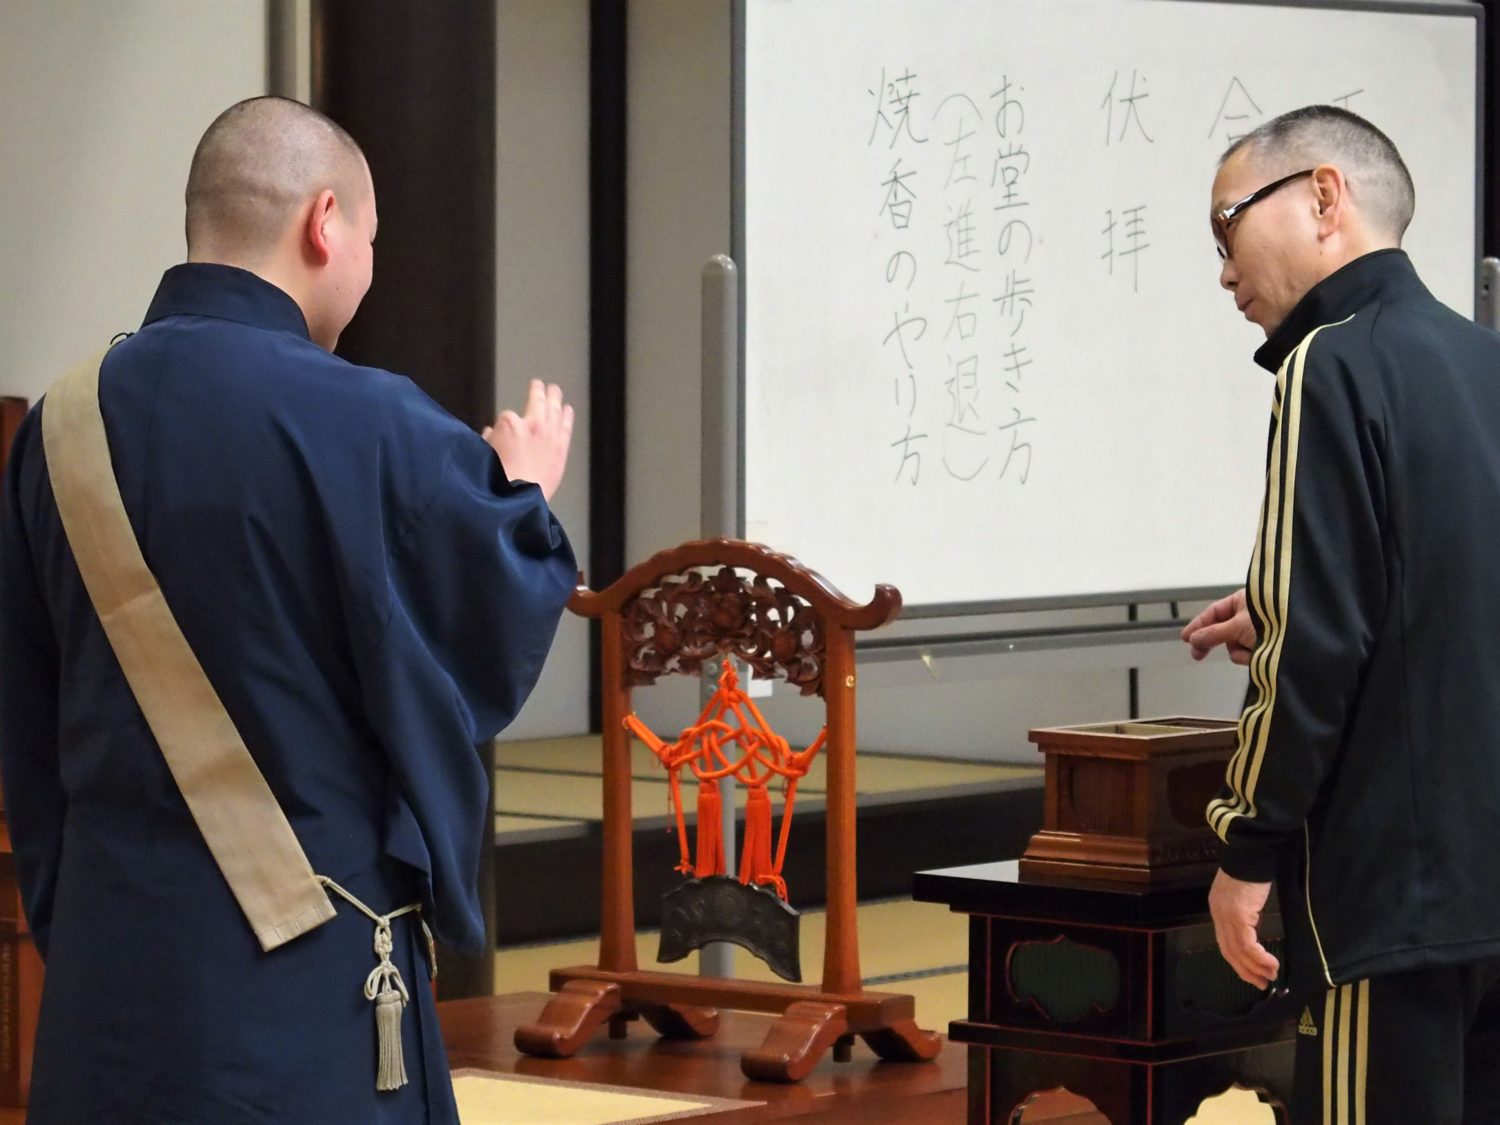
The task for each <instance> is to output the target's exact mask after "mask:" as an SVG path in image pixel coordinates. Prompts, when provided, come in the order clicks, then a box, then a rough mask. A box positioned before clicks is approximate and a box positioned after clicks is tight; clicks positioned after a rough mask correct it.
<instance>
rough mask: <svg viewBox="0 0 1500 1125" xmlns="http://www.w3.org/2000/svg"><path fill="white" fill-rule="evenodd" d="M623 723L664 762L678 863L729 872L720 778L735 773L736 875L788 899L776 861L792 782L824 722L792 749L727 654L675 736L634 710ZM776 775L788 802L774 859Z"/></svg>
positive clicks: (814, 752) (782, 848)
mask: <svg viewBox="0 0 1500 1125" xmlns="http://www.w3.org/2000/svg"><path fill="white" fill-rule="evenodd" d="M731 720H733V721H731ZM625 727H626V729H627V730H629V731H630V732H631V733H632V734H634V735H635V736H636V737H637V738H639V739H640V740H641V741H642V742H643V743H645V745H646V746H647V748H649V749H650V751H651V753H652V754H654V755H655V756H656V758H657V760H658V761H660V762H661V764H662V765H663V766H665V767H666V769H667V776H668V778H669V781H670V795H671V802H672V810H673V813H674V816H675V819H676V821H677V843H678V847H679V849H680V850H681V860H680V861H679V863H678V864H677V868H676V869H677V870H678V871H681V872H682V873H683V874H692V875H695V876H697V877H698V878H700V879H701V878H704V877H705V876H708V875H723V874H725V873H726V871H727V867H726V863H725V857H724V837H723V832H722V829H721V823H720V815H721V804H720V797H719V789H718V782H719V780H720V779H721V778H725V777H733V778H734V779H735V780H736V781H738V782H739V783H740V784H741V785H743V786H745V788H746V789H747V790H748V794H747V796H748V803H747V805H746V810H745V840H744V844H743V846H742V848H741V852H740V872H739V879H740V882H741V883H746V884H753V885H757V886H759V885H769V886H771V887H773V888H774V889H775V891H776V893H777V894H778V895H780V896H781V897H782V898H783V899H785V898H786V895H787V890H786V881H785V880H784V879H782V877H781V869H782V865H783V864H784V863H785V861H786V846H787V838H788V833H789V831H790V829H791V823H792V809H793V807H794V805H795V804H796V800H797V782H798V781H800V780H801V779H802V778H803V777H804V776H806V774H807V770H808V767H809V766H811V765H812V762H813V759H814V758H816V757H817V756H818V751H819V750H821V749H822V748H823V744H824V742H826V741H827V737H828V731H827V729H826V728H825V729H824V730H823V731H821V732H820V733H819V734H818V737H817V738H816V739H814V740H813V743H812V745H811V746H809V747H808V748H807V749H806V750H801V751H793V750H792V748H791V747H790V746H789V745H788V744H787V741H786V739H784V738H782V737H781V736H780V735H778V734H777V733H776V732H775V731H773V730H772V729H771V724H770V723H768V722H766V719H765V716H764V715H762V714H761V713H760V709H759V708H758V707H756V706H755V703H754V702H753V701H752V700H751V699H750V697H749V696H747V695H746V694H745V693H744V692H743V691H741V690H740V686H739V676H738V675H737V674H736V672H735V670H734V663H733V661H730V660H726V661H725V662H724V671H723V672H722V673H721V674H720V676H719V687H718V690H717V691H715V692H714V694H713V696H712V697H711V698H710V699H709V700H708V702H707V703H705V704H704V706H703V710H702V711H701V712H699V714H698V721H697V722H696V723H694V724H693V725H692V726H690V727H688V728H687V729H686V730H684V731H683V732H682V736H681V737H680V738H679V739H678V740H677V741H676V742H672V743H668V742H663V741H662V740H661V739H660V738H658V737H657V736H656V734H654V733H653V732H652V730H651V728H649V727H648V726H646V724H645V723H643V722H642V721H641V720H640V718H639V717H638V716H636V715H635V714H630V715H627V716H625ZM684 765H685V766H687V767H688V768H689V769H691V770H692V771H693V776H694V777H696V778H697V779H698V805H697V812H698V838H697V862H696V863H694V862H693V859H692V856H691V854H690V853H689V850H688V838H687V823H686V821H685V819H684V815H683V809H682V786H681V782H680V773H681V770H682V767H683V766H684ZM778 777H779V778H780V779H781V781H782V785H783V787H784V797H785V801H786V808H785V809H784V810H783V812H782V814H781V831H780V833H779V834H778V836H777V841H776V855H775V858H774V859H773V858H772V856H771V838H772V827H771V819H772V817H771V797H770V794H769V792H768V791H767V786H768V785H769V783H770V781H771V779H772V778H778Z"/></svg>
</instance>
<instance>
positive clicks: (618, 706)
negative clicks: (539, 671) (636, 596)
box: [599, 610, 636, 973]
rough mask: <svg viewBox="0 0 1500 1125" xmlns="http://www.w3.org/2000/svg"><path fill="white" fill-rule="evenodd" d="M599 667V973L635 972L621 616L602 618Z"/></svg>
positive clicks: (631, 823)
mask: <svg viewBox="0 0 1500 1125" xmlns="http://www.w3.org/2000/svg"><path fill="white" fill-rule="evenodd" d="M602 635H603V647H602V651H601V653H600V663H601V666H602V669H603V673H602V675H603V690H604V698H603V705H604V711H603V716H604V729H605V732H606V733H605V736H604V885H603V895H602V899H601V909H600V915H601V917H600V925H599V967H600V968H601V969H610V970H612V971H614V972H622V973H625V972H634V971H635V970H636V958H635V857H634V854H633V843H632V837H631V833H632V832H633V831H634V829H635V822H634V820H633V819H632V813H631V807H630V786H631V776H630V739H629V738H628V737H626V736H625V735H624V733H623V731H624V726H625V715H626V711H627V709H628V704H629V697H628V696H627V695H626V692H625V659H624V655H625V654H624V646H623V643H622V641H621V634H620V614H619V611H618V610H610V611H609V612H608V613H606V614H604V616H603V618H602Z"/></svg>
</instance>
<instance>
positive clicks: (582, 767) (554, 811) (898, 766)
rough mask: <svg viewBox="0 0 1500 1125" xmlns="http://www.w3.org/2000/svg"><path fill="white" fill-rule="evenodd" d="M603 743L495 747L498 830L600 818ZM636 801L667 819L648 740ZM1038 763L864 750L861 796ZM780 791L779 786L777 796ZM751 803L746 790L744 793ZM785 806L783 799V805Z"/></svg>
mask: <svg viewBox="0 0 1500 1125" xmlns="http://www.w3.org/2000/svg"><path fill="white" fill-rule="evenodd" d="M601 754H602V751H601V742H600V738H599V736H598V735H584V736H579V737H575V738H553V739H544V740H538V741H525V742H508V743H499V744H498V745H497V746H496V748H495V764H496V769H495V807H496V811H497V817H496V831H497V832H500V833H511V832H529V831H533V830H535V829H537V828H539V827H561V826H567V822H584V821H591V820H592V821H597V820H598V819H599V816H600V808H601V806H602V801H603V795H602V790H601V782H600V771H601V764H600V763H601ZM631 777H632V785H631V798H630V799H631V804H632V807H633V809H634V811H635V815H636V816H638V817H655V816H667V815H670V814H671V808H670V806H669V804H668V791H669V788H668V781H667V773H666V771H665V770H664V769H663V768H662V767H661V766H660V765H659V764H658V763H657V761H656V758H655V756H654V755H653V754H652V753H651V751H650V750H648V749H647V748H646V747H645V746H644V745H642V744H640V743H638V742H637V743H634V744H633V745H632V752H631ZM1040 777H1041V769H1040V767H1037V766H1010V765H988V764H985V763H982V762H955V761H943V760H939V759H933V758H908V757H898V756H895V755H889V754H873V753H870V754H863V755H860V756H859V758H858V760H857V762H856V765H855V788H856V790H857V792H858V793H859V795H860V796H862V797H864V796H873V795H877V794H879V795H886V794H896V793H901V792H906V791H917V790H929V789H947V788H955V787H960V786H970V785H973V786H980V785H993V784H996V783H1007V782H1010V783H1013V782H1018V781H1024V780H1028V779H1040ZM826 783H827V766H826V761H825V759H824V757H823V755H819V756H818V757H817V758H816V759H815V760H814V761H813V764H812V767H811V768H810V769H809V770H808V773H807V776H806V777H805V778H803V780H802V781H801V782H800V783H799V785H798V787H797V792H798V796H799V801H800V803H801V804H802V807H807V808H816V807H820V806H821V805H822V802H823V799H824V787H825V785H826ZM694 785H695V783H694V782H692V781H689V782H688V785H687V787H686V788H687V795H688V798H689V801H688V807H687V808H686V809H685V810H684V811H685V812H687V813H688V815H689V816H691V815H692V812H693V809H692V801H693V799H694V797H695V792H696V791H695V789H694ZM776 796H777V794H776V792H775V791H774V790H773V799H774V798H775V797H776ZM736 804H737V806H738V807H740V808H743V807H744V804H745V792H744V790H743V789H740V790H739V791H738V792H737V794H736ZM776 805H777V808H778V810H779V808H780V801H779V800H777V802H776Z"/></svg>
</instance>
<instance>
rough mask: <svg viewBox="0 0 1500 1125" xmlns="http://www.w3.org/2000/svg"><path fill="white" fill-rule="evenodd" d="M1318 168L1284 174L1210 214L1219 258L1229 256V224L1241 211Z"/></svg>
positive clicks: (1222, 258)
mask: <svg viewBox="0 0 1500 1125" xmlns="http://www.w3.org/2000/svg"><path fill="white" fill-rule="evenodd" d="M1316 171H1317V169H1316V168H1308V169H1306V170H1305V171H1302V172H1293V173H1292V174H1291V175H1290V176H1282V177H1281V179H1279V180H1275V181H1273V182H1272V183H1269V184H1267V185H1266V186H1265V187H1263V188H1261V189H1260V190H1259V191H1252V192H1251V193H1250V194H1249V195H1247V196H1245V198H1244V199H1242V200H1240V201H1239V202H1238V203H1231V204H1230V205H1229V206H1228V207H1225V208H1224V209H1223V210H1221V211H1215V212H1214V213H1213V214H1212V215H1211V216H1209V220H1208V221H1209V225H1210V226H1212V227H1213V230H1214V243H1215V245H1217V246H1218V248H1219V260H1220V261H1222V260H1224V259H1225V258H1227V257H1229V224H1230V223H1232V222H1234V220H1235V219H1237V218H1238V217H1239V216H1240V213H1241V212H1242V211H1244V210H1245V209H1246V208H1247V207H1249V206H1250V205H1251V204H1252V203H1259V202H1260V201H1261V200H1262V199H1264V198H1265V197H1266V196H1268V195H1270V194H1271V193H1272V192H1273V191H1275V190H1276V189H1277V188H1279V187H1285V186H1286V185H1287V184H1289V183H1291V182H1292V181H1293V180H1300V179H1301V178H1302V177H1303V176H1311V175H1312V174H1313V173H1314V172H1316Z"/></svg>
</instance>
